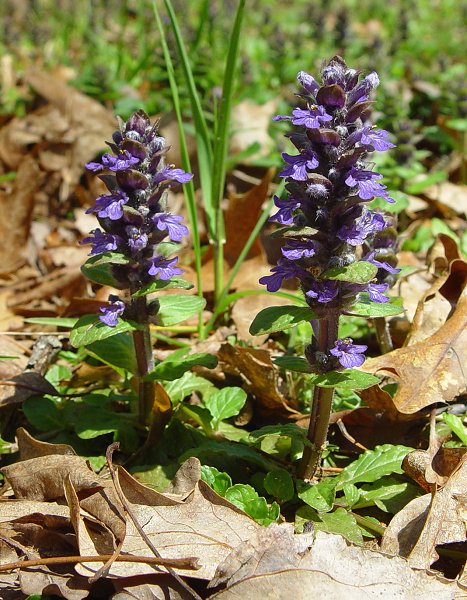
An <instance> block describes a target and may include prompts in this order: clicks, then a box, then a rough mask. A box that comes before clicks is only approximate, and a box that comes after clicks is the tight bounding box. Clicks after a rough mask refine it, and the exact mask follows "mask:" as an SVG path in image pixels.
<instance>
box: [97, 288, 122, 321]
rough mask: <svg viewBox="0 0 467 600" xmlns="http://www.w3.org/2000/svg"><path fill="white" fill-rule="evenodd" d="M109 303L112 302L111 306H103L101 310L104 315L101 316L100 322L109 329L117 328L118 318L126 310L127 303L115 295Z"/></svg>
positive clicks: (110, 297)
mask: <svg viewBox="0 0 467 600" xmlns="http://www.w3.org/2000/svg"><path fill="white" fill-rule="evenodd" d="M109 301H110V302H111V304H110V306H101V308H100V309H99V310H100V311H101V313H103V314H102V315H101V316H99V320H100V321H102V323H105V324H106V325H108V326H109V327H115V326H116V325H118V317H119V316H120V315H121V314H122V313H123V311H124V310H125V303H124V302H122V301H121V300H120V299H119V297H118V296H113V295H110V296H109Z"/></svg>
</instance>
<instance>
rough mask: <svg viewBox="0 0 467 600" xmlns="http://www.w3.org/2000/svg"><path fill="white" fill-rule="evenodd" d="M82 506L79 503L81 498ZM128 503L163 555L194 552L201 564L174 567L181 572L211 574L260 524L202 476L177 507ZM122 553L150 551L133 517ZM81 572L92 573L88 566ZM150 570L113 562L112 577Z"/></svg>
mask: <svg viewBox="0 0 467 600" xmlns="http://www.w3.org/2000/svg"><path fill="white" fill-rule="evenodd" d="M81 505H82V503H81ZM131 508H132V510H133V512H134V514H135V517H136V518H137V520H138V522H139V523H140V525H141V526H142V527H143V529H144V532H145V533H146V535H147V536H148V537H149V538H150V540H151V541H152V543H153V544H154V545H155V547H156V548H157V549H158V551H159V552H160V553H161V555H162V556H163V557H164V558H175V557H177V558H184V557H187V556H194V557H196V558H198V559H199V563H200V569H199V570H197V571H186V570H181V569H176V571H177V572H178V573H179V574H180V575H188V576H190V577H195V578H197V579H210V578H211V577H212V576H213V575H214V572H215V570H216V567H217V565H218V564H219V562H221V561H222V560H224V558H225V557H226V556H227V554H228V553H229V552H230V551H231V550H232V549H233V548H234V547H235V546H237V545H238V544H242V543H243V542H244V541H245V540H247V539H248V538H249V537H250V536H251V535H252V534H253V533H254V532H255V531H256V530H257V529H258V528H259V527H260V526H259V525H258V524H257V523H256V522H255V521H253V519H251V518H250V517H248V516H247V515H246V514H245V513H243V512H242V511H241V510H239V509H238V508H237V507H236V506H234V505H233V504H231V503H230V502H228V501H227V500H225V499H224V498H222V497H221V496H218V495H217V494H216V493H215V492H214V491H213V490H212V489H211V488H210V487H209V486H208V485H207V484H205V483H204V482H203V481H198V483H197V485H196V487H195V489H194V491H193V494H191V495H190V497H189V498H188V500H187V501H186V502H184V503H183V504H179V505H177V506H173V505H171V506H148V505H146V504H132V505H131ZM122 553H131V554H137V555H139V556H152V553H151V550H150V549H149V548H148V547H147V546H146V544H145V542H144V541H143V540H142V539H141V536H140V535H139V533H138V531H137V530H136V528H135V527H134V525H133V524H132V522H131V521H128V523H127V534H126V537H125V541H124V544H123V548H122ZM79 572H80V573H82V574H83V575H84V574H87V575H88V576H90V575H92V574H93V573H94V572H95V570H92V569H90V568H89V567H88V565H80V567H79ZM152 573H154V568H153V567H151V566H149V565H144V564H138V563H131V564H130V563H126V564H125V563H120V562H119V563H114V564H113V565H112V568H111V571H110V575H111V576H130V575H144V574H152Z"/></svg>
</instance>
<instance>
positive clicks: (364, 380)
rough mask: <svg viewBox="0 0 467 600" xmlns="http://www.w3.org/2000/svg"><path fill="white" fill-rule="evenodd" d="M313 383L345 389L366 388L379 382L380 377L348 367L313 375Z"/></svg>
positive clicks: (319, 385)
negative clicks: (342, 369)
mask: <svg viewBox="0 0 467 600" xmlns="http://www.w3.org/2000/svg"><path fill="white" fill-rule="evenodd" d="M310 379H311V381H312V383H313V385H316V386H318V387H325V388H327V387H335V388H340V389H343V390H365V389H366V388H369V387H371V386H372V385H377V384H378V383H379V381H380V380H379V378H378V377H375V376H374V375H370V374H369V373H364V372H363V371H358V370H357V369H346V370H345V371H342V372H341V371H329V373H324V374H322V375H313V376H312V377H311V378H310Z"/></svg>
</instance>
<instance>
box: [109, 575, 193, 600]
mask: <svg viewBox="0 0 467 600" xmlns="http://www.w3.org/2000/svg"><path fill="white" fill-rule="evenodd" d="M113 584H114V587H115V589H116V590H117V593H115V594H114V595H113V596H112V600H192V596H191V595H190V594H188V593H187V591H186V590H185V589H183V588H182V587H181V586H180V585H179V584H178V583H177V582H176V581H175V580H174V579H172V578H168V577H167V575H164V574H154V575H145V576H143V577H120V578H119V579H115V580H114V581H113Z"/></svg>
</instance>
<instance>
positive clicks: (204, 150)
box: [153, 0, 215, 238]
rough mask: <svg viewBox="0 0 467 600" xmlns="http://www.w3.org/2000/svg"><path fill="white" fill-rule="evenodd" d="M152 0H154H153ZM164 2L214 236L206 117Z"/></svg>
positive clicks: (169, 9) (168, 3)
mask: <svg viewBox="0 0 467 600" xmlns="http://www.w3.org/2000/svg"><path fill="white" fill-rule="evenodd" d="M153 2H154V0H153ZM164 4H165V7H166V10H167V13H168V15H169V19H170V23H171V27H172V31H173V34H174V37H175V42H176V44H177V48H178V52H179V55H180V62H181V66H182V70H183V75H184V77H185V80H186V85H187V88H188V95H189V98H190V103H191V110H192V113H193V121H194V124H195V132H196V146H197V151H198V167H199V176H200V180H201V188H202V192H203V202H204V208H205V211H206V216H207V221H208V229H209V233H210V236H211V237H212V238H214V237H215V215H214V211H213V203H212V158H213V155H212V146H211V138H210V135H209V129H208V127H207V124H206V118H205V116H204V113H203V109H202V108H201V99H200V97H199V94H198V90H197V89H196V84H195V79H194V77H193V72H192V69H191V65H190V61H189V58H188V54H187V51H186V48H185V43H184V41H183V36H182V34H181V31H180V28H179V26H178V22H177V17H176V16H175V11H174V9H173V6H172V3H171V1H170V0H164Z"/></svg>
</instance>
